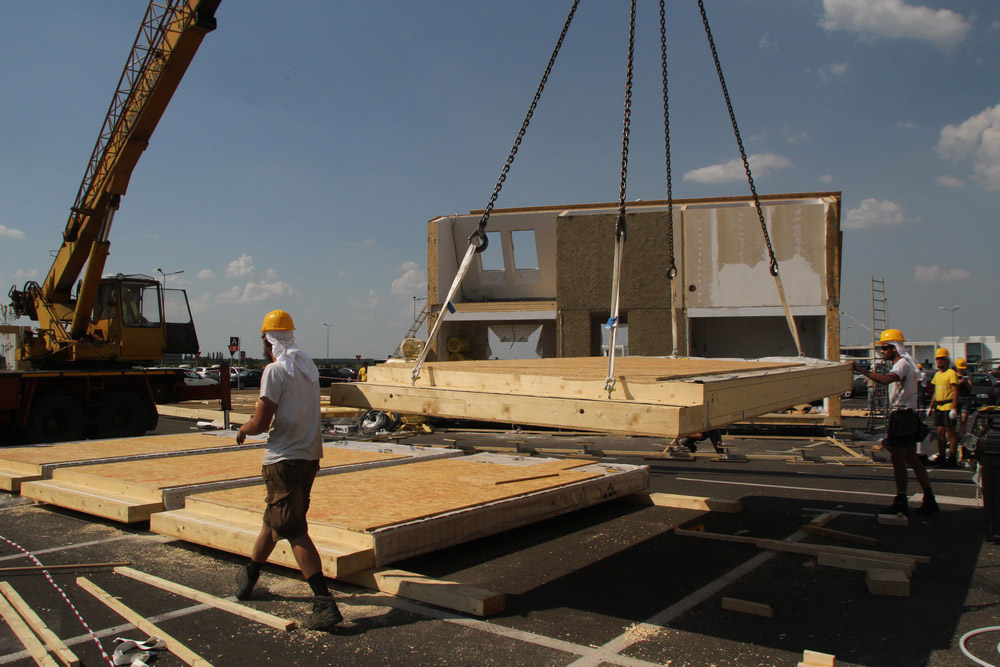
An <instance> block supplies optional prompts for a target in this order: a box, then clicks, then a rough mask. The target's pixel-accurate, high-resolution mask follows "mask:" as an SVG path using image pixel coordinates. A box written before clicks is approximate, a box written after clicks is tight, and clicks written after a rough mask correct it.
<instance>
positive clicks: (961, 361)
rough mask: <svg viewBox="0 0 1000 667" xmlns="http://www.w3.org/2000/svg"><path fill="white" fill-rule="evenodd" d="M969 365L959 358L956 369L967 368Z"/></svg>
mask: <svg viewBox="0 0 1000 667" xmlns="http://www.w3.org/2000/svg"><path fill="white" fill-rule="evenodd" d="M966 366H968V364H966V363H965V359H963V358H962V357H959V358H958V359H956V360H955V368H965V367H966Z"/></svg>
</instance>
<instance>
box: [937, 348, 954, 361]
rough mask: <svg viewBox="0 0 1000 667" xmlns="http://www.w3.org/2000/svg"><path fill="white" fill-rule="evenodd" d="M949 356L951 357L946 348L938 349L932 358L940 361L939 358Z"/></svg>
mask: <svg viewBox="0 0 1000 667" xmlns="http://www.w3.org/2000/svg"><path fill="white" fill-rule="evenodd" d="M949 356H951V355H950V354H949V353H948V348H944V347H939V348H938V349H937V350H935V352H934V358H935V359H940V358H941V357H949Z"/></svg>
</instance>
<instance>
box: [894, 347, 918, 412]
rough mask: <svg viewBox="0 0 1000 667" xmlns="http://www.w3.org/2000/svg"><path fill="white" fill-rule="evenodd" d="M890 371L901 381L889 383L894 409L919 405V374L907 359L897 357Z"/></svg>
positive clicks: (914, 407) (913, 407)
mask: <svg viewBox="0 0 1000 667" xmlns="http://www.w3.org/2000/svg"><path fill="white" fill-rule="evenodd" d="M889 372H890V373H894V374H895V375H896V377H898V378H899V382H890V383H889V406H890V407H891V408H893V409H899V408H912V409H916V407H917V374H916V373H914V372H913V366H911V365H910V364H909V362H908V361H906V359H897V360H896V363H894V364H893V365H892V370H890V371H889Z"/></svg>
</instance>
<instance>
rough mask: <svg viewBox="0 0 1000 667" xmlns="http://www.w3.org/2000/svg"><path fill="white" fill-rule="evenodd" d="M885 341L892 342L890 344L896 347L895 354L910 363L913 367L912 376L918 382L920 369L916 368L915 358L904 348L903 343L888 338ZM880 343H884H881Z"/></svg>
mask: <svg viewBox="0 0 1000 667" xmlns="http://www.w3.org/2000/svg"><path fill="white" fill-rule="evenodd" d="M886 343H892V346H893V347H895V348H896V354H898V355H899V356H901V357H902V358H903V359H905V360H906V363H908V364H910V366H911V367H912V368H913V376H914V377H916V378H917V380H918V382H919V379H920V369H919V368H917V360H916V359H914V358H913V356H912V355H911V354H910V353H909V352H908V351H907V350H906V348H905V347H904V346H903V344H902V343H900V342H899V341H896V340H888V341H886ZM882 345H885V343H882Z"/></svg>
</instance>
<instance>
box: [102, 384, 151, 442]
mask: <svg viewBox="0 0 1000 667" xmlns="http://www.w3.org/2000/svg"><path fill="white" fill-rule="evenodd" d="M149 424H150V414H149V406H148V405H146V402H145V401H143V400H142V399H141V398H139V396H137V395H136V394H133V393H131V392H127V391H122V392H119V393H117V394H112V395H111V396H109V397H108V398H107V400H105V401H104V406H103V408H102V409H101V423H100V434H101V437H104V438H127V437H132V436H138V435H142V434H143V433H145V432H146V430H147V429H148V428H149Z"/></svg>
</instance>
